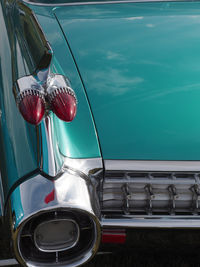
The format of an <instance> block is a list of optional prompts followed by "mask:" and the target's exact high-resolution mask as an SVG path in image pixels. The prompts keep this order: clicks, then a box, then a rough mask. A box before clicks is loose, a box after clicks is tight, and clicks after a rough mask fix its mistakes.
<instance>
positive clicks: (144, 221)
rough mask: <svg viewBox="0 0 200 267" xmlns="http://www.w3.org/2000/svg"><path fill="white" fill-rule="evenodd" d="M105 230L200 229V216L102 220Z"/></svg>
mask: <svg viewBox="0 0 200 267" xmlns="http://www.w3.org/2000/svg"><path fill="white" fill-rule="evenodd" d="M101 225H102V227H104V228H174V229H175V228H180V229H181V228H198V229H199V228H200V217H199V216H190V217H189V216H187V217H186V216H185V217H184V216H166V217H164V216H163V217H161V216H149V217H137V216H135V217H132V218H120V219H114V218H112V219H110V218H102V220H101Z"/></svg>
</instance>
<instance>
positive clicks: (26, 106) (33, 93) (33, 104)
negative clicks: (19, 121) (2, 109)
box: [17, 89, 45, 125]
mask: <svg viewBox="0 0 200 267" xmlns="http://www.w3.org/2000/svg"><path fill="white" fill-rule="evenodd" d="M17 102H18V107H19V111H20V113H21V114H22V116H23V118H24V119H25V120H26V121H27V122H29V123H31V124H33V125H38V124H39V123H40V122H41V120H42V118H43V116H44V113H45V98H44V94H43V93H42V92H40V91H38V90H34V89H28V90H24V91H23V92H21V93H20V94H19V96H18V99H17Z"/></svg>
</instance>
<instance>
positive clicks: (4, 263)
mask: <svg viewBox="0 0 200 267" xmlns="http://www.w3.org/2000/svg"><path fill="white" fill-rule="evenodd" d="M11 265H19V263H18V262H17V261H16V260H15V259H6V260H0V266H11Z"/></svg>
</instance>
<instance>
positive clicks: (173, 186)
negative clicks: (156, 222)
mask: <svg viewBox="0 0 200 267" xmlns="http://www.w3.org/2000/svg"><path fill="white" fill-rule="evenodd" d="M199 178H200V173H196V172H136V171H134V172H131V171H128V172H126V171H107V172H106V173H105V178H104V182H103V197H102V213H103V214H105V215H106V214H113V215H114V214H124V215H129V214H130V215H198V214H199V213H200V205H199V204H200V203H199V201H200V180H199Z"/></svg>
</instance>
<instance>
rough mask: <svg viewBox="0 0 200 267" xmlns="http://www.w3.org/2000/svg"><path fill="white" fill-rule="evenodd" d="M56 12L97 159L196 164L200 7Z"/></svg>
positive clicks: (185, 4)
mask: <svg viewBox="0 0 200 267" xmlns="http://www.w3.org/2000/svg"><path fill="white" fill-rule="evenodd" d="M54 12H55V14H56V16H57V17H58V20H59V22H60V24H61V26H62V28H63V31H64V33H65V36H66V38H67V40H68V42H69V45H70V47H71V50H72V53H73V55H74V58H75V61H76V64H77V65H78V68H79V71H80V74H81V76H82V78H83V83H84V85H85V87H86V91H87V94H88V97H89V102H90V104H91V107H92V111H93V114H94V120H95V123H96V126H97V132H98V135H99V139H100V144H101V149H102V154H103V158H105V159H135V160H200V108H199V99H200V75H199V71H200V65H199V62H200V50H199V48H200V30H199V26H200V3H199V2H168V3H167V2H158V3H153V2H151V3H129V4H128V3H124V4H105V5H83V6H61V7H59V8H55V9H54ZM62 53H63V54H64V53H65V49H63V48H62Z"/></svg>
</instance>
